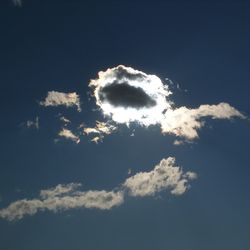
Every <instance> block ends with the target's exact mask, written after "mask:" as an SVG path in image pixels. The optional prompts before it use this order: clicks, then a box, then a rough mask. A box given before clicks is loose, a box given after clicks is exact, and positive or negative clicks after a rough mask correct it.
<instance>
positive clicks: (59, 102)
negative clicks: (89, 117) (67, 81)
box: [40, 91, 81, 112]
mask: <svg viewBox="0 0 250 250" xmlns="http://www.w3.org/2000/svg"><path fill="white" fill-rule="evenodd" d="M40 105H42V106H44V107H48V106H54V107H57V106H65V107H74V106H76V107H77V110H78V111H79V112H80V111H81V106H80V97H79V96H78V94H76V93H75V92H72V93H63V92H58V91H49V92H48V94H47V97H46V98H45V100H44V101H41V102H40Z"/></svg>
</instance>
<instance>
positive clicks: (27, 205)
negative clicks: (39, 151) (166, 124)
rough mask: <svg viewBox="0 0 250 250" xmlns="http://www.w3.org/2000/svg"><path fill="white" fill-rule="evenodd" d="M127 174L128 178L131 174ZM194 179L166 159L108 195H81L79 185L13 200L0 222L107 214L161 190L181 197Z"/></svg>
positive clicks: (104, 191) (128, 179) (192, 173)
mask: <svg viewBox="0 0 250 250" xmlns="http://www.w3.org/2000/svg"><path fill="white" fill-rule="evenodd" d="M128 174H131V171H129V172H128ZM196 178H197V174H196V173H194V172H191V171H188V172H186V173H185V172H183V170H182V169H181V168H180V167H179V166H177V165H176V164H175V158H173V157H168V158H166V159H162V160H161V162H160V163H159V164H157V165H156V166H155V167H154V168H153V170H152V171H149V172H140V173H137V174H135V175H134V176H130V177H128V178H127V179H126V180H125V181H124V183H123V184H121V185H120V186H119V187H117V188H114V189H113V190H111V191H106V190H102V191H97V190H89V191H81V190H79V188H80V187H81V184H80V183H70V184H67V185H61V184H59V185H57V186H56V187H54V188H50V189H45V190H41V191H40V196H39V197H38V198H35V199H30V200H28V199H22V200H17V201H15V202H13V203H11V204H10V205H9V206H8V207H6V208H2V209H1V210H0V218H2V219H6V220H9V221H13V220H20V219H22V218H23V217H24V216H25V215H34V214H36V213H37V212H40V211H46V210H48V211H53V212H59V211H66V210H69V209H77V208H78V209H80V208H89V209H91V208H96V209H101V210H109V209H112V208H113V207H116V206H120V205H121V204H122V203H123V202H124V198H125V195H129V196H133V197H137V196H139V197H143V196H154V195H156V194H157V193H159V192H161V191H164V190H169V191H170V193H171V194H172V195H182V194H184V193H185V192H186V191H187V190H188V188H189V187H190V185H189V181H190V180H194V179H196Z"/></svg>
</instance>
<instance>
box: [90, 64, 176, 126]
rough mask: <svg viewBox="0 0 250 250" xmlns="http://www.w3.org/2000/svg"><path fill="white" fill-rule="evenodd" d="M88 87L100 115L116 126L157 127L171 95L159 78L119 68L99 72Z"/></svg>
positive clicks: (167, 106) (127, 68) (120, 66)
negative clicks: (110, 120) (91, 91)
mask: <svg viewBox="0 0 250 250" xmlns="http://www.w3.org/2000/svg"><path fill="white" fill-rule="evenodd" d="M89 86H90V87H91V88H92V89H93V95H94V96H95V98H96V104H97V106H99V107H100V109H101V110H102V112H103V114H104V115H106V116H109V117H111V119H112V120H113V121H114V122H116V123H118V124H119V123H125V124H129V123H131V122H137V123H140V124H141V125H143V126H149V125H152V124H157V123H159V122H160V121H161V120H162V117H163V111H164V110H165V109H167V108H170V103H169V101H168V100H167V97H168V96H169V95H170V94H171V92H170V91H169V89H168V86H167V85H164V84H163V83H162V81H161V80H160V78H158V77H157V76H155V75H147V74H145V73H144V72H141V71H138V70H135V69H133V68H130V67H125V66H123V65H119V66H117V67H115V68H111V69H107V70H106V71H100V72H99V73H98V78H97V79H94V80H91V81H90V84H89Z"/></svg>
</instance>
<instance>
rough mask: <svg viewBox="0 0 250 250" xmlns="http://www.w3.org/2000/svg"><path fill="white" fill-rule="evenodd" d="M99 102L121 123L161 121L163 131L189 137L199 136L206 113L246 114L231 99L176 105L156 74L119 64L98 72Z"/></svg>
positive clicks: (95, 89)
mask: <svg viewBox="0 0 250 250" xmlns="http://www.w3.org/2000/svg"><path fill="white" fill-rule="evenodd" d="M89 86H90V87H91V88H92V89H93V95H94V97H95V99H96V104H97V106H99V108H100V110H101V111H102V112H103V114H104V116H105V117H107V118H108V122H113V123H114V124H116V125H117V126H118V125H119V124H127V125H128V126H129V125H130V124H131V123H137V124H139V125H141V126H144V127H148V126H150V125H159V126H160V127H161V131H162V133H163V134H165V135H166V134H174V135H175V136H178V137H182V138H184V139H187V140H189V141H190V140H193V139H196V138H198V130H199V129H201V128H202V127H203V126H204V124H205V122H204V119H205V118H206V117H210V118H212V119H231V118H233V117H238V118H245V116H244V115H243V114H242V113H240V112H239V111H238V110H236V109H235V108H234V107H232V106H230V105H229V104H228V103H223V102H222V103H219V104H216V105H201V106H200V107H198V108H196V109H189V108H187V107H184V106H183V107H179V108H176V107H175V106H174V104H173V103H172V102H171V101H170V99H169V96H170V95H171V94H172V93H171V91H170V90H169V86H168V85H166V84H164V83H163V82H162V81H161V79H160V78H158V77H157V76H155V75H147V74H146V73H144V72H141V71H138V70H135V69H133V68H130V67H126V66H123V65H119V66H117V67H115V68H110V69H107V70H106V71H101V72H99V73H98V78H97V79H94V80H91V81H90V84H89Z"/></svg>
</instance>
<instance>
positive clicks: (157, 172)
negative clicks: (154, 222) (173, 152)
mask: <svg viewBox="0 0 250 250" xmlns="http://www.w3.org/2000/svg"><path fill="white" fill-rule="evenodd" d="M195 177H197V175H196V174H195V173H193V172H187V173H184V172H183V171H182V169H181V168H180V167H179V166H176V165H175V158H173V157H169V158H167V159H162V160H161V162H160V163H159V164H158V165H156V166H155V168H154V169H153V170H152V171H150V172H140V173H137V174H135V175H134V176H131V177H129V178H128V179H127V180H126V181H125V182H124V184H123V186H124V187H125V188H126V189H128V190H129V194H130V195H131V196H152V195H155V194H156V193H158V192H160V191H163V190H166V189H169V190H170V192H171V193H172V194H174V195H181V194H183V193H185V192H186V190H187V189H188V180H191V179H194V178H195Z"/></svg>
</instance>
